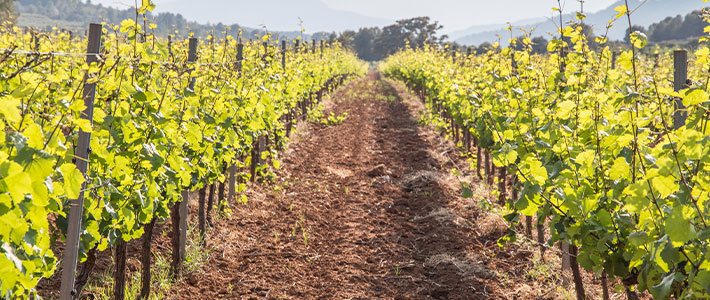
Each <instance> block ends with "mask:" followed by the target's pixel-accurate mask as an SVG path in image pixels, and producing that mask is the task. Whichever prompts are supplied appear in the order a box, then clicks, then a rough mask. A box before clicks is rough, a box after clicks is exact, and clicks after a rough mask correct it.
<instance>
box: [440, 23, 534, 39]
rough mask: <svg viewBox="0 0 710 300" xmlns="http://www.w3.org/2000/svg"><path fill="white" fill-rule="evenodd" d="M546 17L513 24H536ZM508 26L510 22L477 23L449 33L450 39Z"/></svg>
mask: <svg viewBox="0 0 710 300" xmlns="http://www.w3.org/2000/svg"><path fill="white" fill-rule="evenodd" d="M544 21H545V18H533V19H525V20H520V21H516V22H513V23H511V24H513V26H523V25H528V24H536V23H540V22H544ZM506 27H508V24H486V25H475V26H471V27H469V28H466V29H462V30H457V31H454V32H451V33H449V39H451V40H458V39H461V38H464V37H467V36H470V35H473V34H476V33H482V32H488V31H496V30H499V29H501V28H506Z"/></svg>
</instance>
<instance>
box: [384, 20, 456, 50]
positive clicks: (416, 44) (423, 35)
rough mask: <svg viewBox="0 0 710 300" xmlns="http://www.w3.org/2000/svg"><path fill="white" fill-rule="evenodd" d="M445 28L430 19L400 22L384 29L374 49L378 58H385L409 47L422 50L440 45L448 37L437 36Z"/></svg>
mask: <svg viewBox="0 0 710 300" xmlns="http://www.w3.org/2000/svg"><path fill="white" fill-rule="evenodd" d="M442 28H443V26H441V25H439V22H433V23H432V22H431V19H430V18H429V17H418V18H411V19H405V20H399V21H397V22H396V23H395V24H392V25H390V26H387V27H385V28H382V33H381V34H380V35H379V36H378V37H377V38H376V39H375V40H374V44H373V49H374V54H375V56H377V57H380V58H384V57H387V56H389V55H391V54H394V53H396V52H397V51H399V50H401V49H404V48H405V47H407V46H409V47H412V48H415V49H416V48H421V47H423V46H424V45H426V44H435V43H436V44H438V43H441V42H442V41H444V40H446V38H448V36H446V35H443V36H437V32H438V31H439V30H441V29H442Z"/></svg>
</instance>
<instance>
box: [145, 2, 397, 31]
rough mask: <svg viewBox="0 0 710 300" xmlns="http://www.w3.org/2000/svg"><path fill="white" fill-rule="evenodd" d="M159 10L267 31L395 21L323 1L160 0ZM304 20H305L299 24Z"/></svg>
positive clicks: (338, 28)
mask: <svg viewBox="0 0 710 300" xmlns="http://www.w3.org/2000/svg"><path fill="white" fill-rule="evenodd" d="M157 11H170V12H174V13H180V14H182V15H183V16H185V18H187V19H189V20H194V21H198V22H202V23H208V22H209V23H217V22H221V23H225V24H231V23H239V24H244V25H246V26H250V27H262V25H263V26H265V27H266V28H267V29H268V30H281V31H285V30H298V29H299V28H300V27H302V28H305V29H306V30H307V31H308V32H316V31H328V32H332V31H343V30H346V29H353V30H357V29H359V28H360V27H372V26H383V25H388V24H391V23H392V20H386V19H379V18H373V17H367V16H363V15H360V14H357V13H352V12H345V11H338V10H334V9H331V8H330V7H328V6H327V5H326V4H325V3H323V2H322V1H320V0H298V1H294V0H259V1H234V0H209V1H208V0H202V1H194V0H174V1H169V2H165V3H160V2H159V4H158V7H157ZM301 21H302V22H303V23H302V24H299V23H300V22H301Z"/></svg>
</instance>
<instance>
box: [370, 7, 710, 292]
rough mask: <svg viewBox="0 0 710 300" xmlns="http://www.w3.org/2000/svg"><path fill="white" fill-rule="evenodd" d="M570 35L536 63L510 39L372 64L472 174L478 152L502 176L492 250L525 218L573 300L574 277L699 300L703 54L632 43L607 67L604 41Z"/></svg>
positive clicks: (707, 208) (704, 155)
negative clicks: (438, 127) (466, 145)
mask: <svg viewBox="0 0 710 300" xmlns="http://www.w3.org/2000/svg"><path fill="white" fill-rule="evenodd" d="M617 11H618V12H619V14H618V16H617V20H614V21H616V22H617V23H618V22H621V21H624V23H626V21H628V23H629V25H630V24H631V15H632V13H633V11H634V10H633V9H629V7H628V6H625V5H622V6H620V7H618V8H617ZM582 20H583V15H581V14H580V22H582ZM611 24H613V22H612V23H611ZM581 28H582V27H581V26H579V23H577V24H569V26H565V27H563V28H562V29H561V30H560V35H559V37H558V38H557V39H554V40H552V41H551V42H550V43H549V45H548V50H549V51H550V52H552V54H550V55H545V56H542V55H533V54H531V49H532V47H531V46H532V45H531V40H530V38H529V37H523V38H519V39H511V43H512V44H513V45H516V44H517V46H516V47H508V48H503V49H501V47H499V46H497V45H496V46H495V47H494V48H493V49H492V50H490V51H489V52H488V53H486V54H484V55H468V56H464V57H461V56H459V57H458V59H457V57H456V56H452V55H451V54H450V51H448V50H447V49H441V48H439V47H428V48H424V49H416V50H413V49H409V50H405V51H403V52H401V53H399V54H395V55H394V56H392V57H390V58H389V59H387V60H386V61H385V62H384V63H383V64H382V65H381V66H380V67H381V69H382V71H383V72H384V73H385V74H386V75H387V76H389V77H392V78H395V79H397V80H400V81H403V82H404V83H406V84H407V85H408V86H409V87H410V88H412V89H413V90H415V91H417V92H418V93H420V95H421V96H422V99H423V100H425V101H426V103H427V107H428V108H429V109H430V110H431V111H434V112H439V113H440V116H441V118H442V121H443V122H445V123H449V122H450V124H451V125H450V128H451V130H452V132H453V131H454V130H458V128H461V130H462V131H463V132H464V136H469V137H470V138H471V139H472V140H473V144H475V145H476V146H477V147H479V150H478V161H479V165H480V161H481V160H482V159H483V158H484V157H486V154H485V153H489V155H490V157H491V159H492V163H493V164H494V165H495V166H496V167H498V168H501V171H502V172H501V173H502V174H503V176H501V178H500V180H501V182H503V186H502V188H500V189H499V190H500V191H501V192H502V193H503V194H502V195H503V200H505V201H506V202H507V205H506V208H507V215H506V216H505V218H506V219H507V220H508V221H509V222H511V224H512V225H511V230H510V231H509V234H508V235H507V236H505V237H503V238H502V239H501V243H505V242H510V241H514V240H515V239H516V228H519V227H518V226H515V225H516V224H518V223H520V222H522V221H523V220H527V221H528V230H529V227H530V223H531V222H530V220H531V219H532V217H535V218H536V219H537V220H538V223H539V224H541V225H543V224H546V227H547V228H548V230H549V232H550V237H549V239H547V240H543V241H542V242H543V243H545V244H546V245H549V246H551V245H553V244H555V243H558V242H560V243H563V244H566V245H569V251H565V253H567V255H571V256H572V264H573V266H572V271H573V273H576V274H575V277H576V278H575V285H576V290H577V295H578V299H584V298H585V294H584V289H583V287H582V283H581V279H579V266H581V267H583V268H584V269H586V270H588V271H590V272H594V273H596V274H598V276H602V277H603V278H607V276H608V277H609V278H610V280H614V281H615V282H619V283H620V284H623V286H624V287H625V289H626V293H627V295H628V297H629V298H630V299H634V298H637V297H638V295H637V291H647V292H649V293H650V294H651V295H653V297H654V298H656V299H667V298H671V297H673V298H677V299H681V298H682V299H697V298H702V299H706V298H708V297H710V227H708V223H709V222H710V201H708V200H709V199H710V132H708V126H710V124H709V123H710V96H709V94H708V90H709V89H710V84H709V82H710V48H708V47H707V46H705V45H703V44H701V46H700V48H699V49H698V50H697V51H695V53H694V56H693V57H691V59H690V60H689V61H688V62H687V64H686V61H685V57H683V55H682V54H684V53H685V52H677V53H675V55H674V53H673V52H672V51H660V52H659V53H658V55H642V54H640V51H639V50H640V49H641V48H644V47H645V46H646V41H645V37H644V36H643V35H642V34H640V33H633V34H631V42H632V47H631V49H628V50H624V51H622V52H621V53H620V54H619V55H618V56H617V55H615V54H614V53H613V52H612V50H611V49H609V47H608V46H604V43H605V39H604V38H603V37H602V38H597V40H596V41H595V42H596V43H597V44H601V46H600V47H598V48H594V49H593V48H591V47H590V46H589V44H590V41H588V40H587V39H586V37H585V36H584V34H583V33H582V30H581ZM706 31H707V30H706ZM704 40H705V39H703V40H702V41H704ZM702 41H701V42H702ZM514 49H523V50H514ZM674 60H675V65H676V68H675V69H674ZM679 61H680V62H681V64H678V62H679ZM686 67H687V72H688V78H690V79H691V80H688V81H686V80H685V78H682V77H683V76H685V75H686V74H685V72H686ZM679 78H682V79H681V80H680V81H681V82H680V83H678V81H679V80H678V79H679ZM674 79H675V82H676V84H675V86H674ZM457 136H458V135H457ZM481 149H483V153H484V154H481V153H482V151H481ZM492 170H494V169H490V171H492ZM506 174H509V176H508V175H506ZM487 175H488V174H487ZM506 178H510V182H511V185H512V189H513V190H514V191H513V193H511V195H512V197H505V196H506V195H505V194H504V191H505V180H506ZM575 267H576V268H577V271H576V272H575V270H574V269H575ZM605 289H606V287H605ZM605 296H608V293H606V295H605Z"/></svg>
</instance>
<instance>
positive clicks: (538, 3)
mask: <svg viewBox="0 0 710 300" xmlns="http://www.w3.org/2000/svg"><path fill="white" fill-rule="evenodd" d="M176 1H189V2H193V3H195V5H202V6H203V5H207V6H209V5H210V2H216V1H217V0H198V1H196V0H155V3H156V4H157V5H158V11H160V7H161V4H165V3H168V2H176ZM283 1H289V2H292V3H293V2H297V1H299V0H283ZM320 1H321V2H323V3H325V4H326V5H328V6H329V7H330V8H332V9H336V10H342V11H350V12H355V13H358V14H362V15H365V16H370V17H377V18H382V19H388V20H397V19H402V18H408V17H416V16H422V15H427V16H430V17H432V18H433V19H434V20H437V21H439V22H440V23H441V24H443V25H444V26H445V29H444V31H446V32H450V31H453V30H458V29H464V28H467V27H470V26H473V25H484V24H500V23H505V22H507V21H517V20H521V19H530V18H539V17H547V16H550V15H552V10H551V8H552V7H553V6H557V0H320ZM669 1H671V0H669ZM92 2H93V3H102V4H106V5H112V6H121V7H125V6H127V5H125V3H130V4H132V3H133V2H134V1H133V0H92ZM138 2H139V3H140V0H139V1H138ZM229 2H230V3H233V4H234V7H223V9H233V10H236V11H239V10H241V11H242V12H244V10H245V9H247V10H249V9H252V10H258V11H261V12H263V11H266V12H268V11H269V10H271V9H278V7H276V8H275V7H265V8H264V9H259V7H258V6H259V3H260V1H259V0H248V1H247V0H233V1H229ZM564 2H566V4H565V5H566V9H565V10H566V11H576V10H579V2H578V1H577V0H563V3H564ZM614 2H615V0H586V1H585V11H598V10H601V9H603V8H606V7H608V6H609V5H611V4H612V3H614ZM122 3H123V5H122ZM198 3H199V4H198ZM240 8H241V9H240ZM223 11H224V10H223ZM177 12H178V13H181V14H183V15H184V16H185V17H186V18H188V19H197V20H199V21H202V20H206V19H208V18H209V16H203V15H199V16H197V15H191V11H189V10H188V11H177ZM249 13H250V14H257V13H258V12H257V11H254V12H249ZM218 21H224V20H215V23H216V22H218ZM232 22H235V23H239V24H240V25H244V26H250V27H255V26H257V25H259V24H242V23H243V22H239V20H232ZM288 22H289V23H287V24H267V25H268V26H273V27H281V28H283V27H284V26H288V27H290V26H291V25H290V24H293V21H292V20H288ZM225 23H228V22H225ZM294 27H295V26H294ZM294 29H298V28H294Z"/></svg>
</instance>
